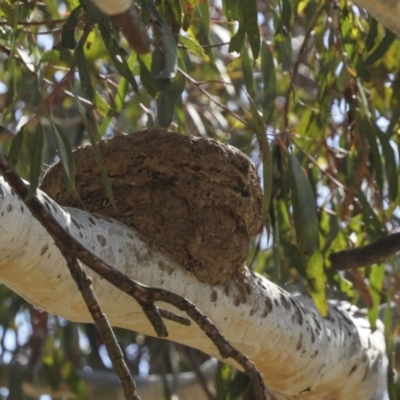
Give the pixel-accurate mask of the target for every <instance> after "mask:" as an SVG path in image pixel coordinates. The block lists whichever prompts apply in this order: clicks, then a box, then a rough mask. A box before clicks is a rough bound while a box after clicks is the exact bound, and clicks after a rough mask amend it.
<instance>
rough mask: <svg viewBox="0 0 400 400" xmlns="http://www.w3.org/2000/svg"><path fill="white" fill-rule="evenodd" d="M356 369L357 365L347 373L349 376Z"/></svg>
mask: <svg viewBox="0 0 400 400" xmlns="http://www.w3.org/2000/svg"><path fill="white" fill-rule="evenodd" d="M357 367H358V365H357V364H355V365H353V368H352V369H351V370H350V372H349V376H350V375H351V374H352V373H353V372H354V371H355V370H356V369H357Z"/></svg>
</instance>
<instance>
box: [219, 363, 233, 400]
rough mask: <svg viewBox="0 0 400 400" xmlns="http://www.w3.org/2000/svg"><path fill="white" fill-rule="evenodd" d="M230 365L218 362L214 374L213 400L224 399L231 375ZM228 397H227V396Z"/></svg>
mask: <svg viewBox="0 0 400 400" xmlns="http://www.w3.org/2000/svg"><path fill="white" fill-rule="evenodd" d="M232 371H233V369H232V367H231V366H230V365H227V364H224V363H222V362H219V363H218V369H217V372H216V374H215V388H216V391H217V393H216V395H215V400H226V399H227V394H228V390H229V384H230V381H231V376H232ZM228 398H229V397H228Z"/></svg>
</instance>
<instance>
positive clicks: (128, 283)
mask: <svg viewBox="0 0 400 400" xmlns="http://www.w3.org/2000/svg"><path fill="white" fill-rule="evenodd" d="M0 172H1V174H2V175H3V176H4V178H5V180H6V181H7V182H8V183H9V185H10V186H11V187H12V188H13V189H14V191H15V192H16V193H17V194H18V196H19V197H20V198H21V199H23V201H24V202H25V204H26V206H27V207H28V208H29V210H30V211H31V212H32V214H33V216H34V217H35V218H36V219H37V220H38V221H39V222H40V223H41V224H42V226H43V227H44V228H45V229H46V231H47V232H48V234H49V235H50V236H51V237H52V238H53V239H54V241H55V244H56V245H57V247H58V248H59V249H60V251H61V253H62V254H63V256H64V257H65V259H66V261H67V264H68V267H69V268H70V271H71V274H72V276H73V277H74V279H75V280H76V282H77V284H78V287H79V290H80V291H81V293H82V296H83V297H84V300H85V302H86V304H87V306H88V309H89V311H90V313H91V315H92V317H93V318H94V320H95V323H96V325H97V327H98V329H99V330H100V332H101V333H102V334H104V335H105V343H108V346H107V349H108V351H109V352H110V351H111V353H109V354H110V358H111V360H113V362H115V363H116V364H117V367H118V369H116V372H117V373H118V374H119V378H120V380H121V383H122V385H123V388H124V390H125V387H126V388H127V389H126V390H127V391H130V392H129V393H130V394H129V396H130V397H126V399H129V400H131V399H135V400H136V399H139V397H138V395H137V394H136V390H135V385H134V383H133V381H131V377H130V374H129V372H128V375H129V378H128V376H127V372H126V370H125V368H126V365H125V367H123V366H122V364H125V363H124V362H123V359H122V353H121V350H120V348H119V345H118V344H117V342H116V340H115V336H114V334H113V332H112V329H111V327H110V325H109V323H108V321H107V319H106V317H105V315H104V314H103V313H102V311H101V309H100V306H99V304H98V302H97V299H96V297H95V295H94V292H93V290H92V288H91V280H90V278H89V277H88V276H87V275H86V273H85V271H84V269H83V268H82V267H81V266H80V265H79V261H81V262H82V263H84V264H85V265H86V266H88V267H89V268H90V269H92V270H93V271H95V272H96V273H98V274H99V275H100V276H102V277H103V278H104V279H106V280H107V281H108V282H110V283H111V284H112V285H114V286H115V287H117V288H118V289H120V290H122V291H123V292H125V293H127V294H128V295H130V296H131V297H133V298H134V299H135V300H136V301H137V302H138V303H139V305H140V306H141V307H142V310H143V312H144V313H145V314H146V316H147V318H148V319H149V321H150V323H151V324H152V325H153V328H154V330H155V331H156V333H157V335H158V336H159V337H166V336H167V335H168V332H167V328H166V326H165V324H164V322H163V320H162V316H163V317H164V318H169V319H172V320H175V321H176V322H180V323H182V322H183V323H185V324H187V322H186V321H187V320H186V319H185V318H183V317H179V316H174V317H172V316H171V314H170V313H168V312H165V311H163V310H159V309H158V307H157V306H156V305H155V304H154V303H155V302H156V301H163V302H165V303H168V304H172V305H174V306H175V307H176V308H178V309H179V310H181V311H183V312H185V313H186V314H187V315H188V316H189V317H190V318H192V319H193V321H194V322H196V324H197V325H198V326H199V327H200V329H202V330H203V331H204V333H205V334H206V335H207V336H208V337H209V338H210V339H211V341H212V342H213V343H214V344H215V346H216V347H217V348H218V350H219V352H220V354H221V356H222V357H223V358H228V357H231V358H232V359H233V360H235V361H236V362H237V363H238V364H239V365H241V367H242V368H243V370H244V372H245V373H246V374H247V375H249V377H250V378H251V380H252V382H253V385H254V391H255V399H256V400H264V399H266V398H267V395H266V389H265V384H264V380H263V378H262V376H261V374H260V372H259V371H258V370H257V369H256V367H255V365H254V364H253V362H252V361H250V359H249V358H248V357H247V356H245V355H244V354H242V353H240V352H239V351H238V350H237V349H235V348H234V347H233V346H232V345H231V344H230V343H229V342H228V341H227V340H226V339H225V337H224V336H223V335H222V334H221V333H220V332H219V331H218V329H217V328H216V327H215V325H214V324H213V323H212V322H211V321H210V320H209V319H208V318H207V316H205V315H204V314H203V313H202V312H201V311H200V310H199V309H197V308H196V306H195V305H194V304H193V303H192V302H190V301H189V300H187V299H185V298H183V297H181V296H178V295H176V294H174V293H172V292H170V291H168V290H164V289H159V288H151V287H148V286H145V285H142V284H140V283H138V282H136V281H134V280H132V279H130V278H128V277H127V276H126V275H124V274H123V273H121V272H120V271H118V270H117V269H115V268H114V267H112V266H111V265H109V264H107V263H106V262H104V261H103V260H101V259H100V258H98V257H97V256H96V255H94V254H93V253H91V252H90V251H89V250H87V249H86V248H85V247H84V246H83V245H82V244H81V243H80V242H78V241H77V240H76V239H75V238H74V237H72V236H71V235H70V234H69V233H67V232H66V231H65V229H64V228H63V227H62V226H61V225H60V224H59V223H58V222H57V220H56V219H55V218H54V217H53V215H52V214H51V213H50V212H48V211H47V209H46V207H45V206H44V205H43V204H42V203H41V201H40V200H39V199H38V198H37V196H33V197H32V198H30V199H28V200H25V199H26V196H27V194H28V188H27V186H26V185H25V183H24V181H23V180H22V179H21V178H20V177H19V175H18V174H17V173H16V172H15V171H14V170H13V169H12V168H11V166H10V165H9V163H8V161H7V159H6V158H5V157H4V155H3V154H2V153H0ZM78 260H79V261H78ZM118 351H119V353H118ZM128 379H129V380H130V381H131V382H129V381H128ZM124 393H125V392H124Z"/></svg>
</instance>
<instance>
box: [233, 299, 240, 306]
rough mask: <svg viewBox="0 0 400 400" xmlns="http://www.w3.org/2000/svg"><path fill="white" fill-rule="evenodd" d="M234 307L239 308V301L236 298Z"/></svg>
mask: <svg viewBox="0 0 400 400" xmlns="http://www.w3.org/2000/svg"><path fill="white" fill-rule="evenodd" d="M233 304H234V306H235V307H239V306H240V299H239V298H238V297H236V299H235V301H234V302H233Z"/></svg>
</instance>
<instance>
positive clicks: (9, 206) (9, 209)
mask: <svg viewBox="0 0 400 400" xmlns="http://www.w3.org/2000/svg"><path fill="white" fill-rule="evenodd" d="M11 210H12V205H11V204H9V205H8V206H7V211H8V212H10V211H11Z"/></svg>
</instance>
